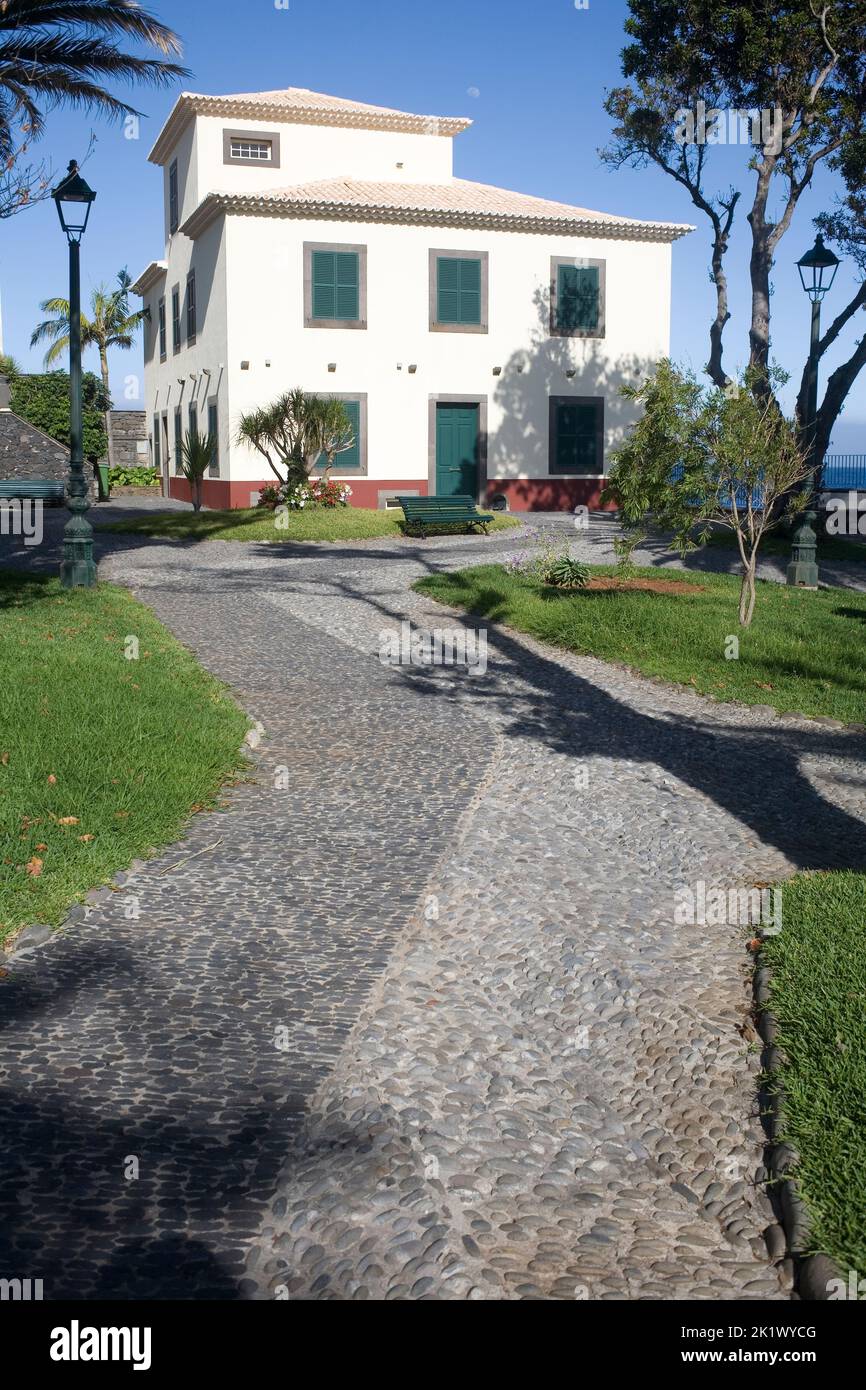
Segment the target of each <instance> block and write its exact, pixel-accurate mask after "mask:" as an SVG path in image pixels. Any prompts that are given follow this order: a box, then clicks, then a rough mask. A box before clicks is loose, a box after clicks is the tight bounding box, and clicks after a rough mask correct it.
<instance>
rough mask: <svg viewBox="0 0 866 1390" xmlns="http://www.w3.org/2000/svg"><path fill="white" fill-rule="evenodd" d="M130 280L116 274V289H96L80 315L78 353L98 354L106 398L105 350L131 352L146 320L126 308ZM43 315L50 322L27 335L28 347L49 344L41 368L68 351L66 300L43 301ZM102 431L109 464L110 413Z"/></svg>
mask: <svg viewBox="0 0 866 1390" xmlns="http://www.w3.org/2000/svg"><path fill="white" fill-rule="evenodd" d="M131 284H132V279H131V277H130V275H129V272H128V271H127V270H120V271H118V274H117V289H116V290H108V289H107V288H106V286H105V285H97V287H96V289H95V290H94V291H93V293H92V294H91V296H90V311H91V317H90V318H88V317H87V315H86V314H82V315H81V347H82V350H84V349H85V348H89V347H95V348H96V349H97V351H98V352H99V370H100V373H101V375H102V384H103V386H104V387H105V394H106V399H107V400H108V401H109V402H110V396H109V394H108V349H109V348H115V347H116V348H131V347H132V342H133V338H134V337H135V334H136V331H137V330H138V327H139V325H140V324H141V323H142V322H143V321H144V319H145V318H146V317H147V310H146V309H133V310H132V312H130V308H129V287H130V285H131ZM39 307H40V309H41V310H42V312H43V314H54V315H55V317H54V318H53V319H43V321H42V323H40V324H37V326H36V328H34V330H33V332H32V334H31V335H30V346H31V347H35V346H36V344H37V343H44V342H50V343H51V346H50V348H49V349H48V351H47V352H46V354H45V365H46V367H51V366H53V364H54V363H55V362H57V361H59V359H60V358H61V357H63V356H65V355H66V353H67V352H68V351H69V300H68V299H59V298H56V299H46V300H44V301H43V303H42V304H40V306H39ZM105 429H106V434H107V435H108V461H109V463H111V411H110V406H109V409H107V410H106V412H105Z"/></svg>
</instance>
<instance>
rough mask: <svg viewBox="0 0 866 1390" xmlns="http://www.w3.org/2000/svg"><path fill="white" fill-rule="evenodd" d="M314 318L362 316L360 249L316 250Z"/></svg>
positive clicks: (314, 261) (339, 318) (351, 319)
mask: <svg viewBox="0 0 866 1390" xmlns="http://www.w3.org/2000/svg"><path fill="white" fill-rule="evenodd" d="M312 274H313V318H314V319H337V320H339V321H345V322H352V321H353V320H357V319H359V318H360V317H361V291H360V281H361V275H360V257H359V255H358V253H357V251H314V252H313V266H312Z"/></svg>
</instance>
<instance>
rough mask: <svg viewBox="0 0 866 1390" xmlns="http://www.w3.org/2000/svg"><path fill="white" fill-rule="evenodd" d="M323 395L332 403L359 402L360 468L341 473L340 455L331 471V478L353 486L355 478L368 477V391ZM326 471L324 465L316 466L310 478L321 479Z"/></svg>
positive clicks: (338, 392)
mask: <svg viewBox="0 0 866 1390" xmlns="http://www.w3.org/2000/svg"><path fill="white" fill-rule="evenodd" d="M322 394H323V395H324V396H325V399H326V400H332V401H357V402H358V407H359V409H358V421H359V424H358V432H359V434H360V436H361V437H360V439H359V441H358V467H357V468H349V469H346V471H345V472H341V471H340V455H339V454H338V455H337V457H336V459H335V460H334V466H333V468H332V469H331V477H332V478H336V479H339V480H340V481H341V482H347V483H349V484H351V482H352V479H353V478H366V477H367V459H368V448H367V419H368V411H367V392H366V391H327V392H323V393H322ZM324 471H325V468H324V465H323V466H322V467H320V466H319V465H318V464H316V466H315V467H314V468H313V471H312V473H311V474H310V477H311V478H321V477H322V475H323V474H324Z"/></svg>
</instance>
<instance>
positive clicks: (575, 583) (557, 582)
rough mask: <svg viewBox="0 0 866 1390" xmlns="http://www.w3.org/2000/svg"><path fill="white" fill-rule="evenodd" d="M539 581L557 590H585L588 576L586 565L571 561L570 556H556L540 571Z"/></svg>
mask: <svg viewBox="0 0 866 1390" xmlns="http://www.w3.org/2000/svg"><path fill="white" fill-rule="evenodd" d="M541 579H542V581H543V583H545V584H552V585H553V586H554V588H557V589H585V588H586V586H587V584H588V583H589V579H590V574H589V570H588V569H587V567H586V565H582V564H581V563H580V561H579V560H574V559H572V557H571V556H570V555H557V556H555V557H554V559H552V560H551V561H550V563H549V564H548V565H547V568H546V569H543V570H542V572H541Z"/></svg>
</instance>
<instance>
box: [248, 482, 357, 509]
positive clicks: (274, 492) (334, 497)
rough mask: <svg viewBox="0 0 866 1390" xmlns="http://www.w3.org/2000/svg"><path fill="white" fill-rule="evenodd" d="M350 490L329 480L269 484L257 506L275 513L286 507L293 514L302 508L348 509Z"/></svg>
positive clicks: (347, 486)
mask: <svg viewBox="0 0 866 1390" xmlns="http://www.w3.org/2000/svg"><path fill="white" fill-rule="evenodd" d="M351 496H352V489H351V488H350V487H349V485H348V483H335V482H333V481H332V479H331V478H308V479H307V481H306V482H305V483H280V484H279V485H278V486H274V485H273V484H272V483H269V484H268V485H267V486H266V487H263V488H262V490H261V492H260V493H259V501H258V505H259V506H260V507H267V508H268V510H269V511H275V510H276V508H277V507H288V508H289V509H290V510H291V511H293V512H298V511H301V510H302V508H304V507H348V505H349V498H350V497H351Z"/></svg>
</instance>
